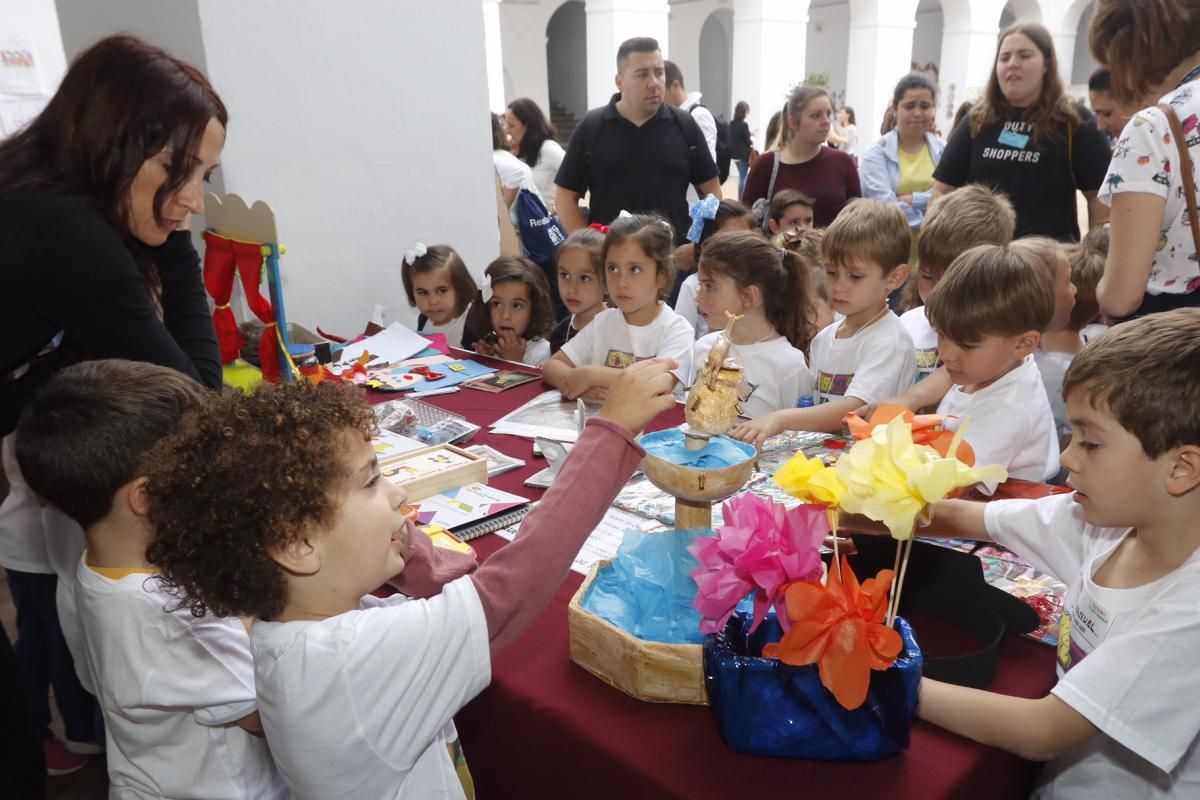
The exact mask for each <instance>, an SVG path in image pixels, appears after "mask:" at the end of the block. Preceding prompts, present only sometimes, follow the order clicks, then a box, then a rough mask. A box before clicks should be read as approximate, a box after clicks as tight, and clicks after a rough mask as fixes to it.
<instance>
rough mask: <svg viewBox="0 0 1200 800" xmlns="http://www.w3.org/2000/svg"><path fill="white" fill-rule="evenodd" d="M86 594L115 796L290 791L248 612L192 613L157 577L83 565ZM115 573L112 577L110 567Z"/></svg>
mask: <svg viewBox="0 0 1200 800" xmlns="http://www.w3.org/2000/svg"><path fill="white" fill-rule="evenodd" d="M78 570H79V572H78V575H79V593H78V595H77V597H76V602H77V604H78V607H79V617H80V620H81V622H82V624H83V631H84V638H85V641H86V644H87V648H86V649H87V659H88V662H89V664H90V667H91V671H92V674H93V675H94V676H95V679H96V684H97V688H98V689H99V694H98V695H97V699H98V700H99V701H100V708H101V710H102V711H103V713H104V728H105V732H104V733H105V740H106V745H107V748H108V751H107V757H108V779H109V783H110V784H111V790H110V793H109V797H111V798H151V797H153V798H158V797H188V798H197V800H199V799H201V798H213V799H214V800H215V799H216V798H229V797H246V798H283V797H287V796H288V792H287V788H286V786H285V785H284V783H283V780H282V779H281V777H280V775H279V773H278V771H277V770H276V769H275V764H274V762H273V761H272V760H271V753H270V750H269V749H268V747H267V741H266V740H265V739H264V738H262V737H261V736H254V735H252V734H250V733H249V732H247V731H245V730H242V729H241V728H239V727H238V726H237V725H234V724H232V723H234V722H235V721H236V720H239V719H241V718H242V717H245V716H246V715H248V714H252V713H253V712H254V711H255V710H256V709H257V707H258V704H257V701H256V698H255V692H254V665H253V663H252V661H251V657H250V639H249V637H248V636H247V634H246V629H245V627H244V626H243V625H242V622H241V620H239V619H237V618H232V617H224V618H223V617H212V616H206V617H200V618H196V617H194V616H192V612H191V611H190V610H188V609H187V608H177V606H178V605H179V600H178V598H175V597H173V596H171V595H169V594H167V593H166V592H165V591H163V590H162V588H161V587H160V585H159V579H158V577H157V576H156V575H153V574H151V573H147V572H135V571H130V570H117V571H113V570H100V571H98V570H95V569H93V568H91V567H89V566H88V565H87V563H86V556H85V557H84V558H81V559H80V561H79V566H78ZM101 572H103V573H106V574H107V575H112V577H107V576H106V574H101Z"/></svg>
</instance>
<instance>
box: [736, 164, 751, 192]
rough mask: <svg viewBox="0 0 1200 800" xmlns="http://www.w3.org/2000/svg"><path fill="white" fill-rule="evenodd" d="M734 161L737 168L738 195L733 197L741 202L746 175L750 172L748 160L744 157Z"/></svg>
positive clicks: (744, 189) (744, 190)
mask: <svg viewBox="0 0 1200 800" xmlns="http://www.w3.org/2000/svg"><path fill="white" fill-rule="evenodd" d="M735 163H736V164H737V168H738V196H737V197H736V198H734V199H736V200H737V201H739V202H741V199H742V195H743V194H745V193H746V176H747V175H749V174H750V162H749V160H747V159H745V158H739V159H738V160H737V161H736V162H735Z"/></svg>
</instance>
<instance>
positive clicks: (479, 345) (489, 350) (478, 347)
mask: <svg viewBox="0 0 1200 800" xmlns="http://www.w3.org/2000/svg"><path fill="white" fill-rule="evenodd" d="M475 352H476V353H479V355H481V356H494V355H496V346H495V345H494V344H492V343H491V342H489V341H488V340H487V339H484V338H483V337H480V338H478V339H476V340H475Z"/></svg>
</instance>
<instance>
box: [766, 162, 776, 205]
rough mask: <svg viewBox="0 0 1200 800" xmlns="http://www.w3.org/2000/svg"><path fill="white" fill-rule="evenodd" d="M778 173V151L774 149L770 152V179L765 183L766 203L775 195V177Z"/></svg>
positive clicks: (769, 202) (768, 203)
mask: <svg viewBox="0 0 1200 800" xmlns="http://www.w3.org/2000/svg"><path fill="white" fill-rule="evenodd" d="M778 175H779V151H778V150H776V151H775V152H774V153H772V154H771V180H770V182H769V183H767V205H770V204H771V199H772V198H774V197H775V178H776V177H778Z"/></svg>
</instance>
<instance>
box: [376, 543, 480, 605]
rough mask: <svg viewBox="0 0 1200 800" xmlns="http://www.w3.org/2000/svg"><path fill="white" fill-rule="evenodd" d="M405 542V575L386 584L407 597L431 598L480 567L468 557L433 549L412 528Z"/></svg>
mask: <svg viewBox="0 0 1200 800" xmlns="http://www.w3.org/2000/svg"><path fill="white" fill-rule="evenodd" d="M408 541H409V554H408V560H407V561H405V562H404V571H403V572H401V573H400V574H399V575H397V576H396V577H394V578H392V579H391V580H389V581H388V583H390V584H391V585H392V586H394V587H396V588H397V589H399V590H400V591H401V592H402V593H403V594H406V595H408V596H409V597H433V596H434V595H435V594H438V593H439V592H441V591H442V587H443V586H445V585H446V584H447V583H449V582H450V581H452V580H455V579H456V578H461V577H462V576H463V575H469V574H470V573H472V572H474V571H475V569H476V567H478V566H479V563H478V562H476V561H475V556H473V555H470V554H469V553H459V552H456V551H454V550H450V549H448V548H445V547H436V546H434V544H433V540H432V539H430V538H429V536H428V535H427V534H426V533H425V532H424V531H422V530H420V529H419V528H416V527H415V526H414V527H412V528H411V529H410V531H409V536H408Z"/></svg>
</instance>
